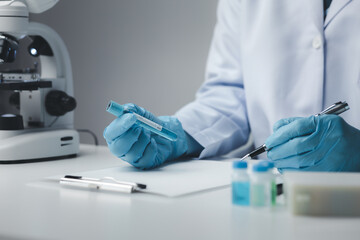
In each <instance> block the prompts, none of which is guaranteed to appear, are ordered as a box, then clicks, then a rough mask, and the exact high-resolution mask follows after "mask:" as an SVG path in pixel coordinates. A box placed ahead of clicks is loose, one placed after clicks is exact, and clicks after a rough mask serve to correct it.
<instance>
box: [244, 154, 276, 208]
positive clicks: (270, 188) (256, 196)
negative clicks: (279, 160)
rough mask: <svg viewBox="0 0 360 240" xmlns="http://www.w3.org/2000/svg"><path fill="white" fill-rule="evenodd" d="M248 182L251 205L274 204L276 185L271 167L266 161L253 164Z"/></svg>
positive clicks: (263, 205)
mask: <svg viewBox="0 0 360 240" xmlns="http://www.w3.org/2000/svg"><path fill="white" fill-rule="evenodd" d="M250 183H251V184H250V205H251V206H252V207H271V206H273V205H275V202H276V185H275V179H274V174H273V172H272V167H271V165H269V162H268V161H263V162H259V163H257V164H256V165H254V166H253V169H252V173H251V174H250ZM274 191H275V192H274ZM274 193H275V196H274Z"/></svg>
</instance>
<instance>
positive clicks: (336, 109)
mask: <svg viewBox="0 0 360 240" xmlns="http://www.w3.org/2000/svg"><path fill="white" fill-rule="evenodd" d="M349 109H350V108H349V105H348V104H347V103H346V102H337V103H334V104H333V105H331V106H330V107H328V108H326V109H325V110H323V111H321V112H320V113H318V114H316V115H315V116H320V115H324V114H336V115H339V114H341V113H343V112H345V111H347V110H349ZM267 150H268V148H267V147H266V145H265V143H264V144H263V145H261V146H260V147H258V148H256V149H255V150H254V151H252V152H250V153H248V154H246V155H245V156H244V157H242V158H241V159H240V161H243V160H245V159H246V158H253V157H255V156H257V155H260V154H261V153H264V152H266V151H267Z"/></svg>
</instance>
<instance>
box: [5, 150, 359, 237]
mask: <svg viewBox="0 0 360 240" xmlns="http://www.w3.org/2000/svg"><path fill="white" fill-rule="evenodd" d="M119 161H120V160H119V159H117V158H116V157H114V156H112V155H111V154H110V152H109V150H108V149H107V148H106V147H94V146H90V145H81V147H80V155H79V156H78V157H77V158H73V159H66V160H58V161H50V162H40V163H30V164H16V165H1V166H0V214H1V215H0V239H10V240H15V239H19V240H20V239H27V240H35V239H36V240H42V239H44V240H45V239H46V240H51V239H68V240H72V239H79V240H82V239H126V240H127V239H154V240H161V239H167V240H169V239H171V240H176V239H206V240H211V239H219V240H220V239H299V240H300V239H301V240H307V239H317V240H318V239H326V240H330V239H336V240H338V239H360V218H324V217H299V216H292V215H291V214H290V213H289V212H288V211H286V209H285V208H284V207H280V208H278V209H275V210H272V211H270V210H267V211H266V210H254V209H251V208H247V207H237V206H233V205H232V204H231V191H230V190H231V189H230V188H225V189H220V190H214V191H209V192H202V193H198V194H194V195H190V196H185V197H181V198H164V197H160V196H155V195H147V194H143V193H136V194H132V195H127V194H114V193H101V192H94V191H84V190H83V191H79V190H75V189H67V188H61V187H60V186H59V184H56V183H54V182H41V184H39V181H42V179H44V178H45V177H48V176H53V175H64V174H67V173H74V172H79V171H89V170H96V169H100V168H107V167H114V166H117V165H119ZM359 204H360V203H359Z"/></svg>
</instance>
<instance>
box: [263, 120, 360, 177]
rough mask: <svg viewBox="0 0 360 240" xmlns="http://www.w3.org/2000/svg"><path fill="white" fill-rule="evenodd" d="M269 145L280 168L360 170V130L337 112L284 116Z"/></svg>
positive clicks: (270, 153) (276, 124)
mask: <svg viewBox="0 0 360 240" xmlns="http://www.w3.org/2000/svg"><path fill="white" fill-rule="evenodd" d="M265 144H266V146H267V148H268V149H269V151H268V153H267V155H268V158H269V159H271V160H273V161H274V163H275V166H276V167H277V168H279V170H280V171H283V170H290V169H301V170H306V171H348V172H354V171H360V131H359V130H358V129H356V128H354V127H352V126H350V125H349V124H348V123H346V122H345V121H344V120H343V119H342V118H341V117H339V116H337V115H322V116H311V117H307V118H287V119H282V120H280V121H278V122H277V123H275V125H274V133H273V134H272V135H271V136H270V137H269V138H268V139H267V140H266V142H265Z"/></svg>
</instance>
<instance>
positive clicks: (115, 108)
mask: <svg viewBox="0 0 360 240" xmlns="http://www.w3.org/2000/svg"><path fill="white" fill-rule="evenodd" d="M106 111H108V112H109V113H111V114H113V115H115V116H116V117H119V116H121V115H122V114H124V113H132V114H134V115H135V117H136V119H137V120H136V123H137V124H138V125H139V126H141V127H143V128H146V129H148V130H150V131H151V132H153V133H156V134H158V135H160V136H162V137H164V138H166V139H169V140H170V141H176V140H177V135H176V133H174V132H172V131H170V130H169V129H167V128H164V127H163V126H161V125H160V124H157V123H155V122H153V121H151V120H149V119H147V118H145V117H143V116H140V115H139V114H137V113H134V112H132V111H130V110H128V109H126V108H124V107H123V106H122V105H120V104H118V103H116V102H114V101H110V102H109V104H108V106H107V108H106Z"/></svg>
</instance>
